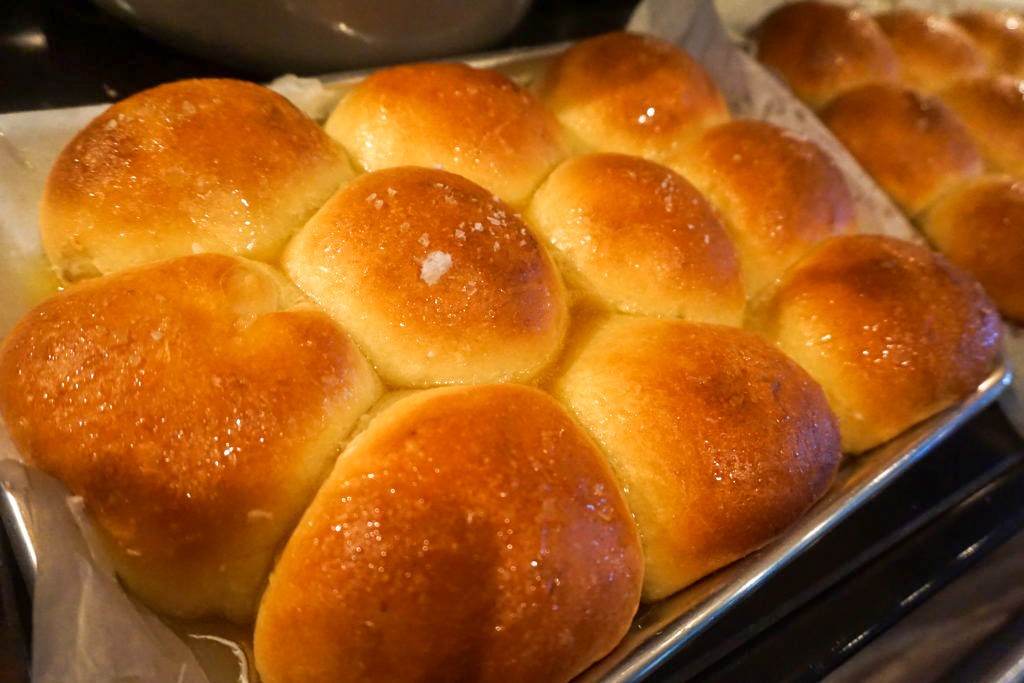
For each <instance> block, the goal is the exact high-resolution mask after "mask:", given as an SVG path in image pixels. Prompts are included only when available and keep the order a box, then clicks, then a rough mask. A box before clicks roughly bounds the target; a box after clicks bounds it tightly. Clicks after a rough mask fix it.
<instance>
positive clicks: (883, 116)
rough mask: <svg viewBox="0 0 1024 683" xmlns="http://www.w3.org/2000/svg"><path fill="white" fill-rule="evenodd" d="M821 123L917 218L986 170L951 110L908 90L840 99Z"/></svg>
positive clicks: (887, 88) (879, 89)
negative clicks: (964, 182) (933, 204)
mask: <svg viewBox="0 0 1024 683" xmlns="http://www.w3.org/2000/svg"><path fill="white" fill-rule="evenodd" d="M821 119H822V121H824V122H825V125H827V126H828V127H829V129H830V130H831V131H832V133H833V134H834V135H835V136H836V137H837V138H839V141H840V142H842V143H843V144H844V145H845V146H846V148H847V149H848V150H849V151H850V153H851V154H853V156H854V158H856V159H857V161H858V162H860V164H861V166H863V167H864V169H865V170H866V171H867V172H868V173H869V174H871V176H872V178H874V179H875V182H877V183H878V184H879V185H880V186H881V187H882V189H883V190H885V191H886V192H888V193H889V195H890V196H891V197H892V198H893V200H895V202H896V203H897V204H898V205H899V206H900V208H902V209H903V210H904V211H906V212H907V213H908V214H910V215H912V216H913V215H916V214H918V213H920V212H921V211H923V210H924V209H926V208H927V207H928V205H930V204H931V203H932V202H934V201H935V200H936V199H938V198H939V197H940V196H941V195H942V194H943V193H944V192H946V191H948V190H950V189H952V188H953V186H955V185H956V184H958V183H960V182H962V181H963V180H966V179H967V178H971V177H973V176H976V175H979V174H980V173H981V172H982V171H983V170H984V163H983V161H982V157H981V153H980V151H979V150H978V147H977V146H976V145H975V144H974V141H973V140H971V137H970V134H969V133H968V132H967V128H966V127H965V126H964V124H963V123H961V121H960V119H959V118H957V116H956V115H955V114H954V113H953V112H952V111H951V110H950V109H949V107H947V106H946V105H945V104H943V103H942V101H941V100H939V99H938V98H937V97H933V96H930V95H924V94H921V93H919V92H918V91H916V90H912V89H910V88H907V87H904V86H900V85H891V84H871V85H865V86H862V87H860V88H857V89H856V90H851V91H849V92H847V93H845V94H843V95H840V96H839V97H837V98H836V99H834V100H833V101H832V102H831V103H830V104H829V106H828V107H826V108H825V109H824V110H823V111H822V112H821Z"/></svg>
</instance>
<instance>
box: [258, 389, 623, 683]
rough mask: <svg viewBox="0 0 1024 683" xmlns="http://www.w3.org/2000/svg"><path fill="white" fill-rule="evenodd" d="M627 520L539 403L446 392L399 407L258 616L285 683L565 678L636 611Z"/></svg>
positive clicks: (265, 647) (579, 445) (343, 464)
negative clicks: (292, 682)
mask: <svg viewBox="0 0 1024 683" xmlns="http://www.w3.org/2000/svg"><path fill="white" fill-rule="evenodd" d="M642 570H643V560H642V557H641V554H640V545H639V541H638V538H637V532H636V527H635V525H634V522H633V520H632V518H631V517H630V514H629V511H628V510H627V508H626V505H625V502H624V500H623V498H622V494H621V492H620V490H619V487H618V485H617V484H616V483H615V481H614V480H613V479H612V476H611V474H610V472H609V471H608V468H607V465H606V464H605V463H604V462H603V460H602V458H601V455H600V452H599V451H598V450H597V448H596V446H595V445H594V444H593V442H592V441H591V440H590V439H589V438H588V437H587V436H586V434H585V433H584V432H583V431H582V430H581V429H580V428H579V427H578V426H577V425H576V424H575V423H574V422H573V420H572V419H571V418H570V417H569V415H568V414H566V412H565V410H564V409H563V408H562V407H561V406H559V405H558V404H557V403H556V402H555V401H554V400H553V399H552V398H551V397H550V396H547V395H546V394H544V393H542V392H540V391H539V390H536V389H532V388H528V387H525V386H518V385H491V386H478V387H448V388H441V389H433V390H429V391H424V392H418V393H415V394H413V395H411V396H409V397H406V398H403V399H401V400H399V401H398V402H396V403H393V404H392V405H390V406H389V407H387V408H386V409H384V410H383V411H382V412H380V413H379V415H378V416H377V417H376V418H375V419H374V420H373V421H372V422H371V423H370V424H369V426H368V427H367V429H366V430H365V431H364V432H362V433H361V434H360V435H359V436H358V437H357V438H356V439H355V440H353V442H352V443H351V445H350V446H349V448H348V449H347V450H346V451H345V453H344V454H343V455H342V457H341V458H340V459H339V461H338V464H337V466H336V467H335V469H334V471H333V473H332V474H331V476H330V478H329V479H328V481H327V482H326V483H325V484H324V486H323V487H322V488H321V489H320V492H319V493H318V494H317V497H316V499H315V500H314V502H313V504H312V505H311V506H310V508H309V509H308V510H307V512H306V514H305V515H304V516H303V518H302V521H301V523H300V524H299V526H298V528H297V529H296V531H295V533H294V535H293V536H292V538H291V539H290V540H289V542H288V545H287V547H286V548H285V550H284V552H283V554H282V555H281V558H280V560H279V562H278V564H277V566H276V568H275V570H274V573H273V575H272V576H271V579H270V584H269V587H268V589H267V591H266V593H265V594H264V596H263V600H262V603H261V606H260V611H259V616H258V618H257V621H256V634H255V651H256V666H257V669H258V671H259V673H260V676H261V678H262V680H264V681H267V683H280V682H282V681H304V682H306V683H317V682H319V681H324V682H327V681H330V682H332V683H334V682H337V681H364V680H377V681H423V680H474V681H484V682H486V681H566V680H569V679H570V678H572V677H573V676H575V675H577V674H578V673H580V672H581V671H583V669H585V668H586V667H587V666H588V665H589V664H590V663H592V662H593V661H595V660H597V659H598V658H600V657H601V656H603V655H604V654H605V653H607V652H608V651H609V650H610V649H611V648H612V647H614V645H615V644H616V643H617V642H618V641H619V639H620V638H621V637H622V636H623V635H624V634H625V632H626V630H627V629H628V628H629V624H630V620H631V619H632V617H633V614H634V612H635V611H636V608H637V603H638V599H639V595H640V583H641V577H642Z"/></svg>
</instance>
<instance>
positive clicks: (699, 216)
mask: <svg viewBox="0 0 1024 683" xmlns="http://www.w3.org/2000/svg"><path fill="white" fill-rule="evenodd" d="M527 219H528V220H529V222H530V224H531V225H532V226H533V227H534V229H535V230H536V231H537V232H538V234H539V235H540V236H541V238H542V239H544V240H545V241H546V242H547V244H548V245H549V246H550V247H551V248H552V250H553V252H554V253H555V255H556V259H557V260H559V261H560V262H561V265H562V269H563V272H564V273H566V274H567V278H568V279H569V281H570V282H571V283H575V285H576V286H577V287H578V288H579V289H580V290H581V291H582V292H583V293H584V295H586V296H589V297H594V298H596V299H598V300H600V301H602V302H603V303H604V304H605V305H606V306H608V307H610V308H612V309H617V310H621V311H625V312H631V313H642V314H646V315H663V316H678V317H683V318H687V319H691V320H704V321H710V322H719V323H726V324H734V325H738V324H739V323H740V321H741V320H742V317H743V308H744V305H745V303H746V301H745V298H744V295H743V287H742V285H741V283H740V270H739V262H738V261H737V259H736V252H735V249H734V248H733V245H732V242H731V241H730V240H729V236H728V235H727V234H726V232H725V229H724V228H723V227H722V225H721V223H720V222H719V220H718V218H717V216H716V215H715V212H714V209H713V208H712V207H711V205H710V204H708V202H707V201H706V200H705V199H704V197H703V196H702V195H701V194H700V192H698V191H697V190H696V189H695V188H694V187H693V186H692V185H690V183H689V182H687V181H686V179H684V178H683V177H681V176H679V175H678V174H676V173H674V172H673V171H672V170H670V169H669V168H667V167H665V166H662V165H660V164H657V163H654V162H651V161H646V160H644V159H641V158H639V157H633V156H626V155H621V154H590V155H583V156H577V157H573V158H572V159H570V160H568V161H566V162H565V163H563V164H562V165H561V166H559V167H558V168H557V169H555V171H554V172H553V173H552V174H551V175H550V176H549V177H548V179H547V180H546V181H545V182H544V184H543V185H542V186H541V187H540V188H539V189H538V190H537V192H536V194H535V195H534V197H533V200H532V201H531V203H530V207H529V210H528V212H527Z"/></svg>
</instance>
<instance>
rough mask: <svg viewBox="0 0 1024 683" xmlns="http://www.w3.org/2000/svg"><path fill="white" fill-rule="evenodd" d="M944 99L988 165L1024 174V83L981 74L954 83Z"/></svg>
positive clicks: (1004, 77) (946, 91) (1009, 78)
mask: <svg viewBox="0 0 1024 683" xmlns="http://www.w3.org/2000/svg"><path fill="white" fill-rule="evenodd" d="M941 98H942V101H943V102H944V103H945V104H946V106H948V107H949V108H950V109H952V110H953V113H954V114H956V115H957V117H958V118H959V119H960V121H961V122H962V123H963V124H964V126H966V128H967V132H968V133H969V134H970V136H971V138H972V139H973V140H974V143H975V144H976V145H977V146H978V149H979V150H980V151H981V154H982V156H983V157H984V159H985V163H986V165H987V166H988V167H989V168H991V169H992V170H995V171H1004V172H1006V173H1012V174H1014V175H1024V82H1022V81H1020V80H1018V79H1017V78H1014V77H1012V76H1006V75H997V76H981V77H978V78H970V79H964V80H961V81H957V82H955V83H954V84H953V85H951V86H950V87H949V88H947V89H946V90H944V91H942V93H941Z"/></svg>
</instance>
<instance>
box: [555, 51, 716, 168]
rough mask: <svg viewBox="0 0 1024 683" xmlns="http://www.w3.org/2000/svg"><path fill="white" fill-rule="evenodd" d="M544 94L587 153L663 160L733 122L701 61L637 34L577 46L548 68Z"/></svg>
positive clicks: (560, 119) (580, 147)
mask: <svg viewBox="0 0 1024 683" xmlns="http://www.w3.org/2000/svg"><path fill="white" fill-rule="evenodd" d="M539 93H540V96H541V98H542V99H543V100H544V101H545V102H546V103H547V105H548V106H549V107H551V109H552V111H554V112H555V115H556V116H557V117H558V120H559V121H561V122H562V125H563V126H565V128H566V129H567V130H568V131H569V132H570V134H571V135H572V137H573V139H574V146H575V147H576V149H577V150H578V151H581V152H588V151H589V152H620V153H623V154H634V155H636V156H642V157H646V158H649V159H654V160H661V159H665V158H667V157H668V156H670V155H671V154H672V152H673V151H674V150H675V148H676V147H677V146H678V145H679V144H681V143H682V142H683V141H684V140H685V139H686V138H688V137H689V136H691V135H694V134H696V133H698V132H700V131H701V130H703V129H704V128H706V127H708V126H711V125H714V124H716V123H721V122H722V121H725V120H727V119H728V118H729V110H728V108H727V107H726V104H725V99H724V98H723V97H722V94H721V92H719V90H718V87H717V86H716V85H715V83H714V81H712V80H711V77H710V76H709V75H708V73H707V72H706V71H705V70H704V67H703V66H701V65H700V63H699V62H697V61H696V60H695V59H693V58H692V57H690V55H688V54H687V53H686V52H685V51H684V50H682V49H681V48H679V47H678V46H676V45H673V44H672V43H669V42H667V41H664V40H662V39H660V38H655V37H653V36H646V35H640V34H636V33H626V32H616V33H607V34H604V35H600V36H596V37H594V38H588V39H587V40H582V41H580V42H578V43H576V44H575V45H573V46H572V47H570V48H569V49H568V50H566V51H565V52H564V53H563V54H561V55H559V56H558V57H556V58H555V59H554V61H552V63H551V64H550V65H549V66H548V67H547V69H546V71H545V73H544V75H543V77H542V78H541V81H540V85H539Z"/></svg>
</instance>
